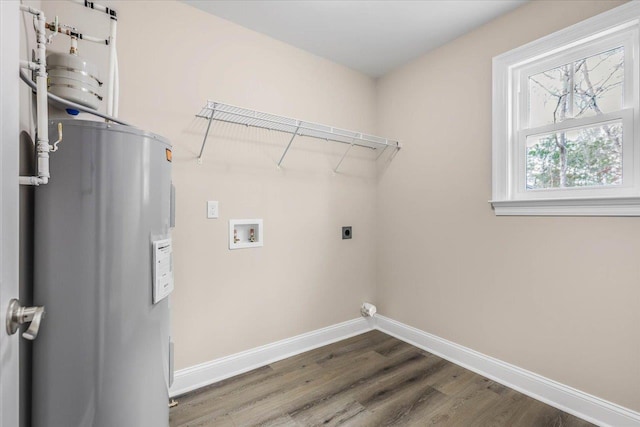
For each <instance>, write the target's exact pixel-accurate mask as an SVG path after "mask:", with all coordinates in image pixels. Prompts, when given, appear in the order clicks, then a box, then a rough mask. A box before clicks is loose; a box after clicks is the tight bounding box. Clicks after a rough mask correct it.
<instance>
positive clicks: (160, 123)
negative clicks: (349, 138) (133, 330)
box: [44, 1, 640, 410]
mask: <svg viewBox="0 0 640 427" xmlns="http://www.w3.org/2000/svg"><path fill="white" fill-rule="evenodd" d="M45 3H46V5H45V6H44V7H45V9H46V10H47V12H49V14H50V15H52V14H55V13H57V14H58V15H60V18H61V21H62V22H65V19H66V20H69V21H72V20H74V19H75V18H76V17H84V18H87V19H88V20H89V21H85V22H91V21H93V23H92V24H91V26H90V27H81V28H80V29H81V30H83V31H86V32H90V33H103V34H106V29H107V26H106V25H105V23H104V22H103V20H102V19H101V18H96V17H95V16H94V15H92V14H91V12H89V11H84V10H82V9H81V8H79V7H78V6H74V5H69V4H66V3H60V2H45ZM112 4H113V5H114V7H116V8H117V9H118V11H119V14H120V20H119V30H120V32H119V46H120V48H119V53H120V66H121V68H120V69H121V74H122V79H121V117H123V118H125V119H127V120H129V121H131V122H133V123H135V124H136V125H138V126H139V127H141V128H144V129H149V130H151V131H154V132H156V133H159V134H161V135H164V136H166V137H168V138H169V139H171V141H172V142H173V144H174V159H175V160H174V180H175V184H176V186H177V189H178V199H177V201H178V203H177V227H176V229H175V231H174V234H173V236H174V241H175V251H176V260H175V261H176V262H175V269H176V290H175V293H174V295H173V297H172V310H173V312H172V315H173V320H172V325H173V326H172V327H173V335H174V339H175V342H176V347H177V350H176V352H177V365H176V367H177V368H178V369H180V368H184V367H187V366H191V365H194V364H197V363H200V362H204V361H208V360H211V359H214V358H217V357H221V356H225V355H228V354H232V353H235V352H238V351H242V350H245V349H248V348H252V347H255V346H258V345H262V344H266V343H269V342H273V341H276V340H279V339H282V338H287V337H290V336H293V335H296V334H299V333H303V332H306V331H310V330H313V329H316V328H320V327H323V326H327V325H330V324H333V323H337V322H340V321H344V320H348V319H351V318H354V317H356V316H357V315H358V312H357V309H358V306H359V304H360V302H361V301H363V300H374V301H375V302H376V303H377V304H378V306H379V309H380V311H381V312H382V314H384V315H387V316H389V317H392V318H394V319H397V320H400V321H403V322H406V323H408V324H410V325H412V326H415V327H418V328H420V329H423V330H426V331H428V332H431V333H434V334H437V335H439V336H441V337H444V338H447V339H449V340H452V341H454V342H457V343H460V344H462V345H465V346H468V347H471V348H473V349H475V350H478V351H481V352H483V353H486V354H489V355H492V356H495V357H497V358H500V359H502V360H505V361H507V362H510V363H513V364H515V365H517V366H521V367H523V368H526V369H529V370H531V371H534V372H537V373H539V374H542V375H545V376H547V377H549V378H552V379H555V380H558V381H560V382H563V383H566V384H568V385H571V386H574V387H576V388H578V389H581V390H584V391H587V392H590V393H593V394H595V395H597V396H600V397H603V398H605V399H608V400H611V401H614V402H616V403H619V404H622V405H624V406H628V407H630V408H632V409H636V410H639V409H640V401H639V399H638V398H637V396H639V395H640V381H639V380H640V364H639V363H638V360H640V340H638V335H639V332H640V330H639V329H640V326H638V325H640V267H639V265H640V264H639V263H638V260H637V258H638V257H637V254H638V253H640V219H636V218H526V217H519V218H516V217H502V218H497V217H495V216H494V214H493V212H492V211H491V208H490V205H489V204H488V203H487V201H488V200H489V198H490V197H491V160H490V159H491V58H492V57H493V56H494V55H497V54H500V53H502V52H504V51H507V50H509V49H511V48H514V47H517V46H519V45H521V44H523V43H525V42H527V41H531V40H534V39H536V38H538V37H540V36H543V35H545V34H549V33H551V32H553V31H555V30H558V29H561V28H564V27H566V26H568V25H570V24H572V23H574V22H578V21H579V20H581V19H584V18H587V17H589V16H592V15H595V14H597V13H598V12H600V11H603V10H606V9H608V8H610V7H613V6H615V5H617V4H619V2H614V1H606V2H605V1H603V2H577V1H571V2H569V1H567V2H562V1H555V2H543V1H534V2H531V3H530V4H527V5H525V6H523V7H522V8H520V9H518V10H516V11H514V12H512V13H510V14H508V15H505V16H503V17H502V18H499V19H497V20H495V21H493V22H492V23H490V24H488V25H486V26H484V27H482V28H480V29H478V30H476V31H474V32H472V33H470V34H468V35H466V36H464V37H461V38H460V39H458V40H456V41H454V42H452V43H450V44H448V45H446V46H444V47H443V48H441V49H438V50H436V51H434V52H433V53H430V54H428V55H425V56H424V57H422V58H419V59H418V60H416V61H414V62H412V63H411V64H409V65H407V66H405V67H403V68H401V69H399V70H397V71H395V72H393V73H391V74H390V75H388V76H385V77H384V78H382V79H380V81H379V82H378V83H377V85H376V83H375V82H374V81H372V80H371V79H369V78H367V77H365V76H363V75H361V74H359V73H356V72H354V71H351V70H348V69H346V68H344V67H341V66H338V65H336V64H333V63H331V62H328V61H326V60H323V59H320V58H317V57H314V56H312V55H310V54H307V53H305V52H302V51H300V50H298V49H295V48H293V47H290V46H287V45H285V44H283V43H280V42H277V41H274V40H272V39H269V38H267V37H264V36H262V35H259V34H257V33H254V32H251V31H249V30H246V29H243V28H241V27H238V26H236V25H233V24H231V23H229V22H226V21H224V20H221V19H218V18H216V17H214V16H211V15H207V14H205V13H203V12H200V11H198V10H196V9H194V8H191V7H189V6H187V5H184V4H182V3H177V2H168V1H167V2H143V1H136V2H126V3H125V2H117V3H112ZM56 48H58V49H63V48H66V40H65V41H63V40H62V38H60V39H59V40H57V41H56ZM81 48H82V53H83V54H84V55H85V56H87V57H89V58H92V59H94V60H96V62H98V63H99V64H100V65H101V66H102V67H103V69H104V66H105V65H106V61H105V60H104V58H106V56H104V55H103V53H104V52H103V50H102V48H101V47H97V46H92V45H89V46H82V45H81ZM103 77H106V75H103ZM207 98H211V99H215V100H220V101H224V102H228V103H232V104H236V105H241V106H246V107H251V108H256V109H259V110H264V111H269V112H273V113H279V114H284V115H291V116H295V117H299V118H304V119H309V120H316V121H319V122H326V123H328V124H334V125H336V126H342V127H346V128H351V129H357V130H364V131H370V132H377V133H379V134H382V135H389V136H393V137H397V138H400V139H401V140H402V141H403V142H404V144H405V148H404V149H403V150H402V151H401V152H400V153H399V155H398V156H396V158H395V159H394V160H393V162H391V163H385V164H384V165H385V167H382V168H381V169H380V171H379V177H378V178H376V173H375V170H374V169H373V168H374V163H373V162H372V161H371V157H370V153H366V152H365V153H362V152H359V153H356V155H355V156H354V157H350V158H349V159H348V160H347V161H346V163H345V164H344V166H345V167H344V173H342V174H338V175H335V176H334V175H333V174H332V173H331V168H332V167H333V166H334V165H335V163H336V162H337V160H338V158H339V155H340V154H341V150H342V148H343V147H337V148H331V147H328V146H326V145H324V144H314V143H309V142H306V141H301V142H299V143H294V144H295V145H294V149H293V150H292V151H291V153H290V154H289V156H288V157H287V158H286V160H285V167H284V169H283V170H281V171H278V170H276V169H275V161H276V160H277V159H278V157H279V155H280V154H281V151H282V149H283V148H284V145H285V144H286V142H287V138H286V137H282V136H273V135H269V134H268V133H267V132H258V131H255V130H253V131H252V130H249V129H242V128H238V127H235V126H227V125H222V126H220V125H216V126H215V128H214V132H213V134H212V138H211V139H210V142H209V144H208V146H207V149H206V154H205V162H204V164H203V165H198V164H197V163H196V161H195V156H196V155H197V152H198V150H199V148H200V142H201V138H202V135H203V133H204V126H205V124H204V123H202V122H199V121H197V120H195V119H194V117H193V115H194V114H195V113H196V112H197V111H198V110H199V109H200V107H201V106H202V105H203V104H204V102H205V100H206V99H207ZM376 106H377V111H376ZM376 119H377V120H376ZM376 181H378V182H377V185H376ZM206 200H219V201H220V210H221V218H220V219H218V220H207V219H205V203H206ZM250 217H259V218H264V220H265V240H266V245H265V247H264V248H262V249H253V250H238V251H229V250H228V249H227V220H228V219H229V218H250ZM341 225H353V226H354V235H355V238H354V239H353V240H351V241H345V242H343V241H341V240H340V238H339V230H340V228H339V227H340V226H341ZM376 247H377V252H376ZM376 259H377V262H376ZM376 265H377V267H376ZM376 281H377V284H378V285H377V290H376V288H375V283H376ZM376 294H377V295H376Z"/></svg>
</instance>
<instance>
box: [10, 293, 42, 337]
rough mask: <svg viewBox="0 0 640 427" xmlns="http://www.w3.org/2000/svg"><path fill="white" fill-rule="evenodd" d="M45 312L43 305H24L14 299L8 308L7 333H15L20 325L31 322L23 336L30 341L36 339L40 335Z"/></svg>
mask: <svg viewBox="0 0 640 427" xmlns="http://www.w3.org/2000/svg"><path fill="white" fill-rule="evenodd" d="M44 313H45V311H44V307H42V306H36V307H23V306H21V305H20V302H19V301H18V300H17V299H15V298H14V299H12V300H11V301H10V302H9V308H8V309H7V333H8V334H9V335H13V334H15V333H16V331H17V330H18V327H20V325H24V324H26V323H31V324H30V325H29V328H28V329H27V330H26V331H25V332H23V334H22V336H23V338H25V339H28V340H29V341H33V340H35V339H36V337H37V336H38V331H39V330H40V322H41V321H42V318H43V317H44Z"/></svg>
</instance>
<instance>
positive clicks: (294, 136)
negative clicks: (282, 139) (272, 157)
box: [278, 122, 300, 169]
mask: <svg viewBox="0 0 640 427" xmlns="http://www.w3.org/2000/svg"><path fill="white" fill-rule="evenodd" d="M299 130H300V123H299V122H298V127H297V128H296V130H295V131H294V132H293V135H291V139H290V140H289V143H288V144H287V148H285V149H284V153H282V156H281V157H280V161H278V169H280V165H281V164H282V161H283V160H284V156H286V155H287V152H288V151H289V148H290V147H291V144H292V143H293V140H294V139H295V138H296V136H298V131H299Z"/></svg>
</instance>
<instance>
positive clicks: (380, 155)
mask: <svg viewBox="0 0 640 427" xmlns="http://www.w3.org/2000/svg"><path fill="white" fill-rule="evenodd" d="M387 147H388V145H385V146H384V148H383V149H382V151H381V152H380V154H378V155H377V156H376V161H378V159H380V157H382V155H383V154H384V152H385V151H387Z"/></svg>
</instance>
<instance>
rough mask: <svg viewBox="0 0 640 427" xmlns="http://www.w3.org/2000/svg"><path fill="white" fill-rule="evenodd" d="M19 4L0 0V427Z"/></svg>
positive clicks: (13, 426) (4, 406)
mask: <svg viewBox="0 0 640 427" xmlns="http://www.w3.org/2000/svg"><path fill="white" fill-rule="evenodd" d="M19 15H20V12H19V3H18V1H15V0H10V1H4V0H0V427H17V426H19V420H18V410H19V406H18V403H19V402H18V396H19V389H18V337H19V336H20V335H19V334H15V335H11V336H9V335H8V334H7V331H6V328H5V316H6V313H7V306H8V304H9V300H11V299H12V298H18V172H19V171H18V145H19V144H18V136H19V117H18V114H19V105H18V104H19V94H18V87H19V84H20V81H19V77H18V70H19V56H18V54H19V26H18V25H19V19H20V16H19Z"/></svg>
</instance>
